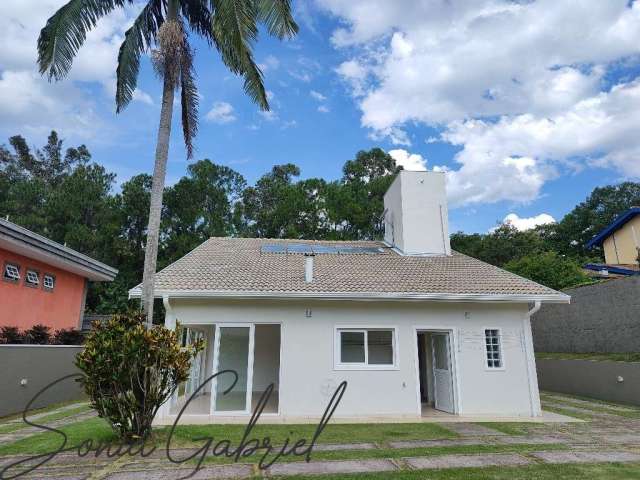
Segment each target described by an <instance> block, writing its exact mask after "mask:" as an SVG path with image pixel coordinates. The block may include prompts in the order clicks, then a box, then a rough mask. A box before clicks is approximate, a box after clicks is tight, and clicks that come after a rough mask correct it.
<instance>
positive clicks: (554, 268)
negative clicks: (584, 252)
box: [504, 252, 590, 290]
mask: <svg viewBox="0 0 640 480" xmlns="http://www.w3.org/2000/svg"><path fill="white" fill-rule="evenodd" d="M504 268H505V269H506V270H509V271H510V272H513V273H515V274H517V275H521V276H523V277H525V278H528V279H530V280H533V281H534V282H538V283H540V284H542V285H546V286H547V287H549V288H553V289H555V290H560V289H562V288H569V287H575V286H576V285H581V284H584V283H588V282H590V279H589V277H588V276H587V274H586V273H584V271H583V270H582V268H581V267H580V264H579V263H577V262H576V261H575V260H572V259H570V258H566V257H563V256H561V255H558V254H557V253H555V252H544V253H538V254H532V255H526V256H524V257H521V258H519V259H517V260H511V261H510V262H508V263H507V264H505V266H504Z"/></svg>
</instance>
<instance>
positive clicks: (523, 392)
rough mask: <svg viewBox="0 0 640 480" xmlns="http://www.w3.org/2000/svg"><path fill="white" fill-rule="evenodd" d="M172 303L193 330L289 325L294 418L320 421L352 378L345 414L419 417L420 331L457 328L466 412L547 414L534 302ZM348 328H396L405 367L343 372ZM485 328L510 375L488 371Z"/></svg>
mask: <svg viewBox="0 0 640 480" xmlns="http://www.w3.org/2000/svg"><path fill="white" fill-rule="evenodd" d="M171 306H172V308H173V313H174V314H175V316H176V318H177V319H178V321H180V322H181V323H182V324H185V325H188V324H203V323H217V322H238V323H246V322H254V323H281V324H282V332H281V334H282V342H283V348H282V358H281V376H280V381H281V383H280V412H281V415H284V416H320V415H321V414H322V413H323V411H324V409H325V407H326V404H327V402H328V400H329V397H330V395H331V392H332V391H333V389H335V387H336V386H337V385H338V384H339V383H340V382H341V381H343V380H347V381H348V384H349V385H348V388H347V391H346V394H345V396H344V398H343V400H342V402H341V404H340V407H339V408H338V410H337V411H336V416H358V415H392V416H417V415H418V412H419V403H418V384H417V379H418V374H417V371H416V368H417V351H416V343H417V342H416V333H415V332H416V328H419V329H451V330H452V333H453V338H452V340H453V341H452V347H453V352H452V354H453V357H454V364H455V367H456V369H455V377H454V382H455V383H456V390H457V395H456V396H457V398H456V403H457V413H459V414H462V415H499V416H516V415H520V416H531V415H532V412H533V413H534V414H536V413H538V412H539V397H538V392H537V384H536V383H535V379H533V380H534V381H533V382H531V379H530V375H531V372H533V375H535V364H534V363H530V364H529V368H527V361H529V362H534V359H533V357H532V353H531V354H525V351H526V350H528V352H533V348H532V346H531V337H530V334H527V328H528V319H527V310H528V307H527V305H526V304H487V303H485V304H480V303H474V304H472V303H459V304H454V303H437V302H333V301H332V302H329V301H259V300H255V301H253V300H251V301H250V300H242V301H220V300H185V299H173V300H171ZM306 309H311V311H312V316H311V317H310V318H307V317H306V316H305V310H306ZM465 312H468V313H467V315H465ZM346 325H348V326H356V325H362V326H372V327H375V326H385V327H396V328H397V338H398V345H397V352H396V353H397V356H398V357H397V359H398V368H397V369H395V370H386V371H375V370H361V371H344V370H336V369H334V329H335V327H336V326H346ZM485 328H500V329H502V338H503V354H504V365H505V368H504V369H503V370H497V371H490V370H488V369H487V368H486V361H485V351H484V329H485ZM532 385H533V387H534V388H532V387H531V386H532ZM534 389H535V391H533V390H534Z"/></svg>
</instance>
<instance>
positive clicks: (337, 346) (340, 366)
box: [333, 325, 399, 370]
mask: <svg viewBox="0 0 640 480" xmlns="http://www.w3.org/2000/svg"><path fill="white" fill-rule="evenodd" d="M369 330H385V331H388V330H390V331H391V348H392V351H393V363H392V364H389V365H379V364H377V365H369V363H368V362H369V344H368V339H369V337H368V331H369ZM341 332H363V333H364V363H361V362H358V363H342V361H341V357H342V351H341V350H342V348H341V345H342V342H341V341H340V333H341ZM398 358H399V356H398V328H397V327H396V326H389V325H336V326H335V327H334V334H333V369H334V370H398V369H399V368H398Z"/></svg>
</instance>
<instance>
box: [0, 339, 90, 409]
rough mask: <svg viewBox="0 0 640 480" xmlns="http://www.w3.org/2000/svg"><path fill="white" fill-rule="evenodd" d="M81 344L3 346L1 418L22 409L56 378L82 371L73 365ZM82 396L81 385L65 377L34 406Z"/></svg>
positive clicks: (0, 349) (0, 370)
mask: <svg viewBox="0 0 640 480" xmlns="http://www.w3.org/2000/svg"><path fill="white" fill-rule="evenodd" d="M83 348H84V347H82V346H75V345H73V346H71V345H69V346H67V345H0V417H1V416H5V415H11V414H14V413H19V412H21V411H22V410H23V409H24V408H25V407H26V406H27V404H28V403H29V401H30V400H31V399H32V398H33V397H34V396H35V395H36V394H37V393H38V392H39V391H40V390H41V389H43V388H44V387H46V386H47V385H49V384H50V383H51V382H53V381H54V380H57V379H59V378H62V377H64V376H66V375H70V374H73V373H80V371H79V370H78V369H77V368H76V366H75V365H74V360H75V356H76V354H77V353H79V352H81V351H82V349H83ZM81 398H83V391H82V388H81V387H80V385H79V384H78V383H77V382H76V381H74V380H65V381H64V382H61V383H59V384H57V385H55V386H53V387H51V388H50V389H48V390H47V391H46V392H45V393H43V395H42V396H40V397H39V399H38V400H37V402H36V403H34V405H33V408H41V407H46V406H48V405H51V404H53V403H58V402H65V401H69V400H78V399H81Z"/></svg>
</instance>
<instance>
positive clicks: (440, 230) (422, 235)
mask: <svg viewBox="0 0 640 480" xmlns="http://www.w3.org/2000/svg"><path fill="white" fill-rule="evenodd" d="M384 211H385V215H384V239H385V241H386V242H387V243H389V244H390V245H392V246H393V247H395V248H397V249H398V250H400V251H401V252H402V253H403V254H405V255H451V246H450V245H449V221H448V213H447V194H446V190H445V173H444V172H409V171H406V170H402V171H401V172H400V173H399V174H398V176H397V177H396V178H395V180H394V181H393V183H392V184H391V186H390V187H389V190H387V192H386V193H385V194H384Z"/></svg>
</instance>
